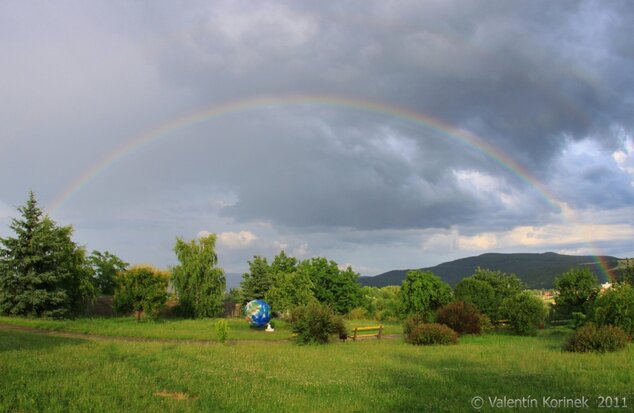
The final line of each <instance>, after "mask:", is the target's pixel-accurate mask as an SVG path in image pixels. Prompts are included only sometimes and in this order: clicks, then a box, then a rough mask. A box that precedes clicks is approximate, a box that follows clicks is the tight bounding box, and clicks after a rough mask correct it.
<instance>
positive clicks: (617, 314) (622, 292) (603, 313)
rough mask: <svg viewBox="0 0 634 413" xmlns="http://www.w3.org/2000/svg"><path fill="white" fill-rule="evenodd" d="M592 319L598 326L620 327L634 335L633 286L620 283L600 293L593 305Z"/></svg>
mask: <svg viewBox="0 0 634 413" xmlns="http://www.w3.org/2000/svg"><path fill="white" fill-rule="evenodd" d="M594 321H595V322H596V323H597V324H598V325H600V326H604V325H612V326H617V327H620V328H621V329H622V330H623V331H625V332H626V333H627V334H629V335H630V336H634V287H632V286H631V285H629V284H621V285H617V286H615V287H613V288H609V289H607V290H606V291H604V292H603V293H602V294H600V295H599V297H598V298H597V300H596V303H595V306H594Z"/></svg>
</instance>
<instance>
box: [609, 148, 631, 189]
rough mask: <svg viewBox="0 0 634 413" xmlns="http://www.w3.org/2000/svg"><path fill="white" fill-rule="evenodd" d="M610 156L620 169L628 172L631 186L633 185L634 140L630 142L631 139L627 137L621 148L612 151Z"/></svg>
mask: <svg viewBox="0 0 634 413" xmlns="http://www.w3.org/2000/svg"><path fill="white" fill-rule="evenodd" d="M612 158H614V160H615V161H616V164H617V165H618V167H619V169H620V170H622V171H623V172H627V173H628V174H630V176H631V177H632V186H634V142H632V139H631V138H628V139H627V140H625V144H624V145H623V148H622V149H620V150H618V151H616V152H614V153H613V154H612Z"/></svg>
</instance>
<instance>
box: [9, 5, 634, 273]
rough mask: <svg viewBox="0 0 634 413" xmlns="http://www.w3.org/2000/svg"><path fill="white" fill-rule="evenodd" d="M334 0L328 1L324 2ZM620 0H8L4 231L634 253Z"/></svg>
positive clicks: (631, 138)
mask: <svg viewBox="0 0 634 413" xmlns="http://www.w3.org/2000/svg"><path fill="white" fill-rule="evenodd" d="M322 3H326V4H322ZM632 21H634V3H633V2H630V1H616V0H615V1H600V0H597V1H581V0H580V1H572V0H561V1H551V0H531V1H514V2H509V1H506V0H486V1H469V0H464V1H453V0H423V1H386V0H377V1H374V0H363V1H349V0H341V1H337V2H314V1H304V2H302V1H267V0H263V1H257V2H253V1H224V0H219V1H211V2H210V1H185V2H177V1H135V2H132V1H116V0H115V1H111V0H109V1H103V2H101V1H90V2H86V1H56V2H49V1H30V0H27V1H24V0H17V1H13V0H5V1H2V2H0V60H1V61H2V64H1V65H0V236H8V235H11V234H12V232H11V230H10V228H9V223H10V221H11V219H12V218H15V217H17V216H18V212H17V210H16V208H17V207H18V206H20V205H23V204H24V203H25V201H26V199H27V197H28V192H29V190H33V191H34V193H35V195H36V197H37V199H38V201H39V203H40V206H41V207H42V208H43V209H45V210H46V211H47V213H48V214H50V216H51V217H52V218H53V219H54V220H55V221H56V222H57V223H58V224H60V225H72V226H73V228H74V234H73V239H74V240H75V241H76V242H77V243H79V244H81V245H84V246H85V247H86V249H87V250H88V251H92V250H100V251H105V250H107V251H110V252H112V253H114V254H116V255H118V256H119V257H121V258H122V259H124V260H125V261H127V262H130V263H151V264H153V265H156V266H159V267H167V266H170V265H174V264H176V258H175V255H174V253H173V246H174V242H175V239H176V237H183V238H185V239H188V240H189V239H194V238H197V237H199V236H202V235H205V234H208V233H215V234H217V252H218V257H219V265H220V266H221V267H223V268H224V269H225V271H227V272H230V273H241V272H244V271H246V270H247V268H248V264H247V261H248V260H250V259H252V257H253V256H254V255H261V256H265V257H268V258H269V259H271V258H272V257H273V256H274V255H276V254H277V253H278V252H279V251H280V250H282V249H284V250H285V251H286V252H287V253H288V254H291V255H294V256H296V257H298V258H300V259H305V258H309V257H316V256H325V257H327V258H329V259H333V260H335V261H336V262H338V263H339V264H340V265H342V266H346V265H351V266H352V268H353V269H354V270H355V271H357V272H359V273H360V274H361V275H376V274H379V273H382V272H384V271H387V270H392V269H403V268H420V267H425V266H433V265H436V264H439V263H441V262H444V261H448V260H452V259H457V258H461V257H466V256H472V255H479V254H482V253H486V252H546V251H554V252H559V253H565V254H582V255H613V256H617V257H632V256H634V242H632V241H633V240H634V219H633V218H634V42H632V41H631V39H634V25H632V24H631V22H632Z"/></svg>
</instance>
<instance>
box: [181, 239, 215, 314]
mask: <svg viewBox="0 0 634 413" xmlns="http://www.w3.org/2000/svg"><path fill="white" fill-rule="evenodd" d="M174 252H175V253H176V257H177V258H178V261H179V265H177V266H175V267H174V268H173V269H172V282H173V284H174V289H175V290H176V294H177V295H178V299H179V307H180V310H181V312H182V314H183V315H185V316H188V317H196V318H198V317H214V316H216V315H218V313H220V311H221V309H222V295H223V293H224V291H225V273H224V271H223V270H222V268H220V267H217V265H218V256H217V255H216V235H215V234H210V235H208V236H206V237H201V238H199V239H197V240H191V241H189V242H186V241H184V240H183V239H182V238H177V239H176V245H174Z"/></svg>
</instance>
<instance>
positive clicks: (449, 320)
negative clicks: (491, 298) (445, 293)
mask: <svg viewBox="0 0 634 413" xmlns="http://www.w3.org/2000/svg"><path fill="white" fill-rule="evenodd" d="M436 321H437V322H438V323H439V324H444V325H446V326H447V327H450V328H451V329H452V330H454V331H455V332H457V333H458V334H480V333H481V332H482V324H483V322H484V316H483V315H482V314H481V313H480V311H478V308H477V307H476V306H475V305H473V304H471V303H466V302H464V301H454V302H452V303H449V304H447V305H446V306H444V307H442V308H441V309H439V310H438V315H437V317H436Z"/></svg>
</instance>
